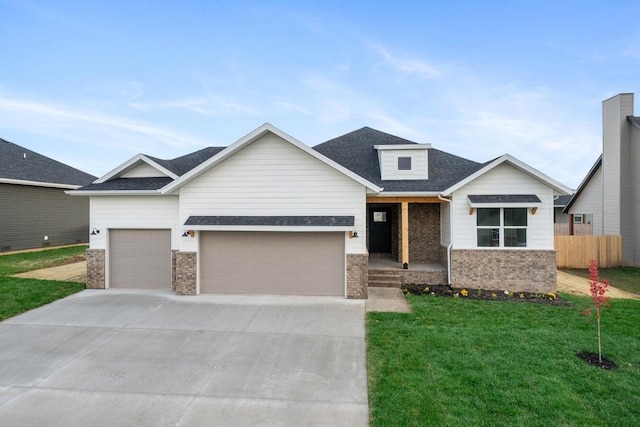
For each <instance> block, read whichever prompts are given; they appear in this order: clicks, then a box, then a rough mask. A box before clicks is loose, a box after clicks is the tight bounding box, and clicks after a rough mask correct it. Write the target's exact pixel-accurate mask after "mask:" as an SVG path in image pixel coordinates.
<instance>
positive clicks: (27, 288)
mask: <svg viewBox="0 0 640 427" xmlns="http://www.w3.org/2000/svg"><path fill="white" fill-rule="evenodd" d="M86 249H87V247H86V246H72V247H66V248H60V249H50V250H45V251H38V252H25V253H18V254H12V255H2V256H0V321H1V320H4V319H7V318H9V317H12V316H15V315H18V314H20V313H24V312H25V311H29V310H32V309H34V308H36V307H40V306H41V305H44V304H48V303H50V302H53V301H55V300H57V299H60V298H64V297H66V296H68V295H71V294H74V293H76V292H79V291H81V290H83V289H84V288H85V285H84V284H82V283H74V282H59V281H53V280H36V279H19V278H17V277H10V275H12V274H17V273H23V272H25V271H31V270H38V269H40V268H47V267H54V266H56V265H62V264H65V263H68V262H73V261H77V260H78V259H79V258H80V257H82V255H84V252H85V250H86Z"/></svg>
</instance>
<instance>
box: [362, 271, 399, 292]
mask: <svg viewBox="0 0 640 427" xmlns="http://www.w3.org/2000/svg"><path fill="white" fill-rule="evenodd" d="M369 286H371V287H384V288H399V287H400V274H399V273H398V272H396V271H393V270H369Z"/></svg>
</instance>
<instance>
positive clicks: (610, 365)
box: [576, 351, 618, 369]
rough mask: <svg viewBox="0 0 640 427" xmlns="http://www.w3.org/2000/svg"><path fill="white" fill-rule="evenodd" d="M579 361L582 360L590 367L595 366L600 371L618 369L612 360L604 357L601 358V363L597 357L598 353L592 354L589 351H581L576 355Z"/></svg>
mask: <svg viewBox="0 0 640 427" xmlns="http://www.w3.org/2000/svg"><path fill="white" fill-rule="evenodd" d="M576 356H578V357H579V358H580V359H582V360H584V361H585V362H587V363H588V364H590V365H593V366H596V367H598V368H602V369H618V365H616V362H614V361H613V360H610V359H607V358H606V357H604V356H603V357H602V363H601V362H600V359H599V357H598V353H592V352H590V351H581V352H580V353H578V354H576Z"/></svg>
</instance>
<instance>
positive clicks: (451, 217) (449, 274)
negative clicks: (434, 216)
mask: <svg viewBox="0 0 640 427" xmlns="http://www.w3.org/2000/svg"><path fill="white" fill-rule="evenodd" d="M438 199H440V200H443V201H445V202H447V203H449V245H448V246H447V283H448V285H449V286H451V248H453V206H452V205H451V199H447V198H446V197H443V196H442V194H440V193H438Z"/></svg>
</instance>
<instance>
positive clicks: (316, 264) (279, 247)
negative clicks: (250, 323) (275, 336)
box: [200, 231, 345, 296]
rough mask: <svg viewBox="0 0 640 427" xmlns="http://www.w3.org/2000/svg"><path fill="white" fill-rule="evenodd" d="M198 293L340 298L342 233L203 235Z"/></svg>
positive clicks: (342, 253)
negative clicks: (328, 296) (331, 296)
mask: <svg viewBox="0 0 640 427" xmlns="http://www.w3.org/2000/svg"><path fill="white" fill-rule="evenodd" d="M200 239H201V240H200V254H201V259H200V271H201V273H200V291H201V292H209V293H220V294H271V295H336V296H344V281H345V278H344V274H345V256H344V232H337V233H333V232H322V233H293V232H292V233H284V232H227V231H221V232H204V233H202V235H201V237H200Z"/></svg>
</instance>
